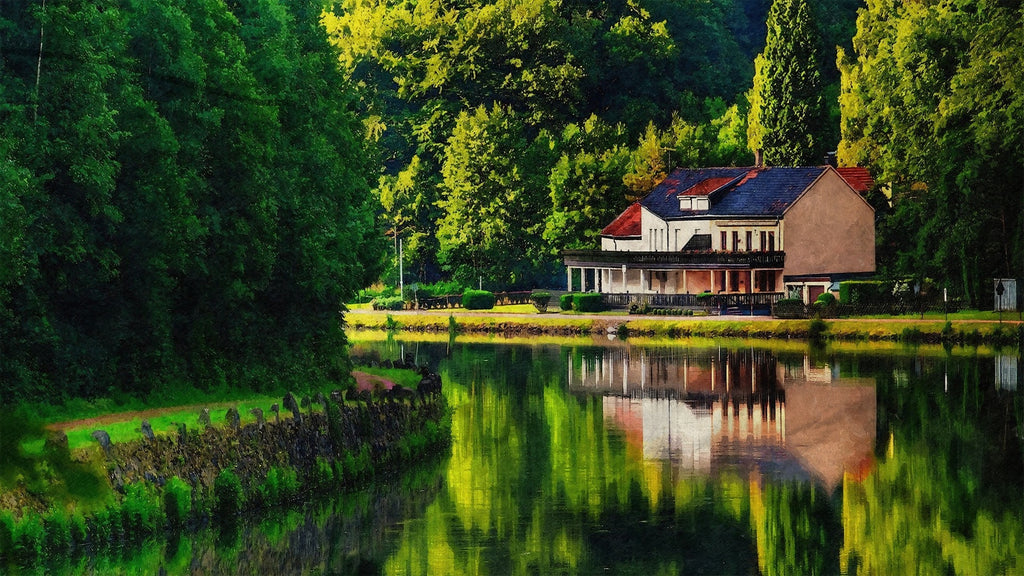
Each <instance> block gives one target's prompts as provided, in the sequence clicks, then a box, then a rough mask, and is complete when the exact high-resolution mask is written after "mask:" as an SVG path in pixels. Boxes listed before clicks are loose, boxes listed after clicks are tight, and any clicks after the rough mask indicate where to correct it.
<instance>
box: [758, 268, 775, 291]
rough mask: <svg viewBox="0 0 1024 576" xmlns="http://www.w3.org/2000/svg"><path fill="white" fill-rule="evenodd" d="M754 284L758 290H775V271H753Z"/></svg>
mask: <svg viewBox="0 0 1024 576" xmlns="http://www.w3.org/2000/svg"><path fill="white" fill-rule="evenodd" d="M754 286H755V288H756V289H757V291H758V292H775V272H774V271H772V270H758V271H756V272H754Z"/></svg>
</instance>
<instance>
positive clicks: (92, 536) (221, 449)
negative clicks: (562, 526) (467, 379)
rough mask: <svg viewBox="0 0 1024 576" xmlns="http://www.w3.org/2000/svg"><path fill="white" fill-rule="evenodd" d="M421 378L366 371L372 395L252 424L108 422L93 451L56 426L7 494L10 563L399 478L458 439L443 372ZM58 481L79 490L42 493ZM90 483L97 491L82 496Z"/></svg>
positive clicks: (282, 408)
mask: <svg viewBox="0 0 1024 576" xmlns="http://www.w3.org/2000/svg"><path fill="white" fill-rule="evenodd" d="M391 367H392V368H394V364H392V365H391ZM399 368H403V369H405V370H407V371H411V368H412V367H410V366H404V365H403V366H399ZM418 379H419V383H420V390H419V391H416V390H412V389H409V388H403V387H401V386H396V385H393V383H391V382H389V381H386V380H385V379H383V378H375V377H372V376H368V375H363V377H362V378H359V377H357V381H360V383H361V384H364V385H365V384H367V383H368V384H369V385H370V386H371V387H372V388H373V389H374V390H373V391H372V392H371V391H370V390H362V391H361V392H357V389H352V390H351V391H350V393H348V394H343V393H342V392H341V391H336V392H334V393H331V394H329V395H328V396H324V395H322V394H317V395H315V396H313V397H303V398H301V399H299V398H295V397H294V396H292V395H290V394H289V395H287V396H285V397H284V398H283V399H281V401H280V403H279V405H275V406H274V408H276V410H274V411H273V414H271V413H269V412H268V413H267V414H266V415H264V413H263V412H262V411H261V410H258V409H255V410H254V411H253V414H252V415H251V418H250V417H249V416H250V415H246V416H247V417H246V420H248V422H247V423H245V424H242V419H241V415H240V414H239V412H238V410H237V409H235V408H231V409H228V410H227V411H226V413H224V415H223V416H221V417H219V418H211V417H210V411H209V409H206V408H203V409H201V410H199V413H200V415H199V421H200V422H201V425H200V426H195V427H189V426H187V425H185V424H184V423H182V424H179V425H178V428H177V433H176V434H170V435H168V434H160V435H156V434H153V433H152V427H151V426H149V424H148V421H143V424H142V426H141V428H140V429H137V434H136V437H135V438H133V439H131V440H124V441H117V442H114V441H111V438H110V435H109V434H108V433H107V432H106V431H105V430H103V429H102V426H101V425H100V422H99V421H97V422H96V424H97V426H95V428H96V430H94V431H93V432H92V436H93V438H95V443H93V444H92V445H91V446H88V447H85V448H76V449H70V448H69V446H68V440H67V439H68V437H67V435H66V434H65V433H64V431H63V430H62V427H61V426H53V427H51V428H50V430H49V433H48V437H47V439H46V441H45V442H46V444H45V447H44V448H43V449H42V451H41V454H40V455H39V456H38V457H37V458H34V459H33V458H27V457H26V455H25V454H24V451H23V450H20V449H19V450H16V452H18V454H16V455H15V456H14V458H15V459H18V458H20V459H21V461H20V462H18V465H19V466H22V467H24V468H25V469H26V473H25V474H24V476H26V477H27V478H22V479H20V480H18V481H16V483H15V485H14V486H9V487H8V488H5V490H4V491H3V492H2V496H3V498H0V566H4V565H8V566H11V565H19V564H21V565H25V564H32V563H34V562H36V561H38V560H40V559H42V558H50V557H54V556H58V557H59V556H67V555H74V554H77V553H80V552H83V551H89V552H90V553H91V552H92V551H95V550H97V549H102V548H114V547H120V546H123V545H126V544H132V543H136V542H139V541H140V540H142V539H144V538H146V537H149V536H152V535H157V534H175V533H178V532H180V531H183V530H192V529H195V528H198V527H201V526H205V525H213V526H221V525H224V524H225V523H232V522H235V521H236V520H237V518H238V517H239V516H240V515H243V514H252V513H254V512H259V511H260V510H265V509H268V508H271V507H275V506H280V505H289V506H290V505H294V504H298V503H302V502H305V501H308V500H310V499H313V498H315V497H316V496H318V495H323V494H331V493H337V492H340V491H348V490H352V489H355V488H358V487H360V486H363V485H365V484H366V483H367V482H369V481H370V480H371V479H373V478H380V477H381V476H390V475H392V474H397V473H398V472H399V471H400V470H403V469H405V468H408V467H409V466H412V465H415V464H416V463H417V462H419V461H422V460H423V459H425V458H427V457H429V456H430V455H432V454H436V453H438V452H440V451H441V450H443V449H444V448H445V447H446V446H447V445H448V443H449V441H450V434H451V424H450V414H449V412H448V409H447V404H446V402H445V400H444V397H443V396H442V395H441V394H440V378H439V376H437V375H436V374H430V373H427V374H423V375H422V376H421V377H418ZM364 387H365V386H364ZM90 428H92V426H90ZM16 462H17V460H16ZM37 476H38V477H37ZM55 478H61V479H62V481H63V482H64V483H65V484H67V486H68V489H67V490H68V493H64V494H61V497H60V498H55V497H54V495H53V494H52V493H49V492H47V491H46V490H44V489H42V488H41V487H42V486H45V485H46V483H47V482H51V481H52V480H54V479H55ZM73 483H74V484H78V485H79V486H72V484H73ZM82 484H85V485H89V486H90V487H91V488H90V489H89V490H88V494H86V493H84V492H78V493H76V492H75V490H77V489H80V488H81V486H80V485H82Z"/></svg>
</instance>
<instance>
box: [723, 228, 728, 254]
mask: <svg viewBox="0 0 1024 576" xmlns="http://www.w3.org/2000/svg"><path fill="white" fill-rule="evenodd" d="M726 238H727V236H726V235H725V232H722V250H728V249H729V247H728V246H727V245H726V244H725V240H726Z"/></svg>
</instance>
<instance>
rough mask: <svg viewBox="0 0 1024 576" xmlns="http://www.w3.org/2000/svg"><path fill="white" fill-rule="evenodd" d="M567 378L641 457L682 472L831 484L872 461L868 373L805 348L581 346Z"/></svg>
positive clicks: (858, 472) (831, 486)
mask: <svg viewBox="0 0 1024 576" xmlns="http://www.w3.org/2000/svg"><path fill="white" fill-rule="evenodd" d="M568 378H569V389H570V391H572V392H576V393H580V392H586V393H597V394H602V395H603V396H604V417H605V420H606V421H607V422H609V423H611V424H612V425H614V426H616V427H617V428H619V429H621V430H622V431H623V432H624V434H625V437H626V441H627V443H628V444H629V446H630V447H631V448H632V449H633V450H635V451H636V452H637V454H638V455H642V457H643V458H644V459H647V460H668V461H670V462H671V463H672V465H673V467H674V469H676V470H678V471H679V472H680V473H682V474H702V475H703V474H713V473H716V472H718V471H721V470H737V469H738V470H744V471H747V472H755V471H756V472H757V473H759V474H770V475H773V476H776V477H782V478H808V477H811V478H814V479H816V480H817V481H819V482H821V483H822V484H823V485H824V486H825V487H827V488H829V489H830V490H832V489H835V488H836V487H837V486H838V485H839V483H840V482H841V481H842V479H843V474H844V473H852V474H854V475H856V476H861V475H863V474H864V473H865V472H866V471H867V470H868V469H869V468H870V465H871V462H872V453H873V447H874V442H875V423H876V399H875V387H874V380H873V379H867V378H851V377H845V376H843V375H842V374H841V373H840V371H839V370H838V367H836V366H829V365H817V364H813V363H812V362H811V360H810V358H809V357H808V356H806V355H804V356H790V357H789V358H787V359H786V360H785V361H782V360H779V358H778V357H777V356H776V355H775V354H774V353H772V352H770V351H765V350H724V349H655V350H651V349H645V348H637V347H630V346H622V347H617V348H603V349H600V350H597V351H595V352H593V353H588V354H585V355H584V357H583V359H582V361H581V362H579V363H576V364H574V365H573V366H572V367H571V368H570V373H569V374H568Z"/></svg>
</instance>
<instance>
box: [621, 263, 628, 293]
mask: <svg viewBox="0 0 1024 576" xmlns="http://www.w3.org/2000/svg"><path fill="white" fill-rule="evenodd" d="M627 292H629V288H627V287H626V265H625V264H623V265H622V293H623V294H626V293H627Z"/></svg>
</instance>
